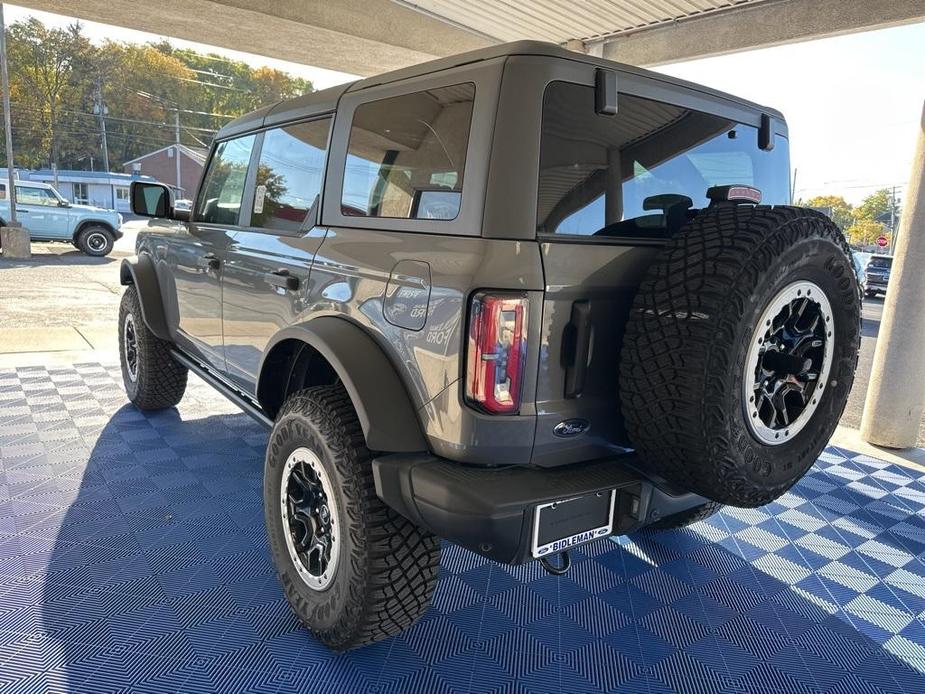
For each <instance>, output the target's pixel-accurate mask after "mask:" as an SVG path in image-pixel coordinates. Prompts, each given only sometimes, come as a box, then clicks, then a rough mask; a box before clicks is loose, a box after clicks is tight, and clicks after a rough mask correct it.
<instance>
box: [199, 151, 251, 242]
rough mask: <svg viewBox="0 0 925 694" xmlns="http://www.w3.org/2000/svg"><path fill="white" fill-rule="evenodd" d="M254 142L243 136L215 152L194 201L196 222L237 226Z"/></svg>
mask: <svg viewBox="0 0 925 694" xmlns="http://www.w3.org/2000/svg"><path fill="white" fill-rule="evenodd" d="M254 138H255V136H254V135H246V136H244V137H239V138H236V139H234V140H225V141H223V142H220V143H219V144H218V146H217V147H216V148H215V154H213V155H212V159H211V161H210V162H209V170H208V171H206V175H205V178H204V179H203V182H202V190H201V191H200V193H199V199H198V200H197V201H196V217H195V218H196V221H197V222H210V223H212V224H237V223H238V215H239V214H240V212H241V199H242V198H243V197H244V184H245V182H246V181H247V165H248V163H249V162H250V158H251V150H252V149H253V148H254Z"/></svg>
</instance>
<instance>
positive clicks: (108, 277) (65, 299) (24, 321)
mask: <svg viewBox="0 0 925 694" xmlns="http://www.w3.org/2000/svg"><path fill="white" fill-rule="evenodd" d="M144 225H145V222H143V221H135V222H128V223H126V224H125V227H124V228H125V236H124V237H123V238H122V239H120V240H119V241H118V242H117V243H116V247H115V249H114V251H113V253H112V254H110V255H109V256H107V257H105V258H91V257H89V256H86V255H84V254H83V253H81V252H80V251H78V250H77V249H76V248H74V247H73V246H71V245H69V244H63V243H35V244H32V259H31V260H8V259H6V258H3V257H2V256H0V363H4V364H7V365H9V364H10V363H11V362H10V360H9V358H6V357H4V355H14V354H25V355H28V354H35V353H40V352H51V353H65V352H66V353H68V354H70V353H76V352H86V351H88V350H96V351H97V352H105V353H107V354H110V353H114V352H115V350H116V336H117V333H116V320H117V314H118V310H119V300H120V298H121V296H122V287H121V286H120V285H119V262H120V261H121V259H122V258H124V257H126V256H129V255H132V254H133V253H134V252H135V237H136V236H137V233H138V230H139V229H140V228H142V227H143V226H144ZM84 358H86V355H85V357H84ZM24 359H25V361H23V360H20V361H18V362H16V363H17V364H23V363H26V362H27V361H28V357H24Z"/></svg>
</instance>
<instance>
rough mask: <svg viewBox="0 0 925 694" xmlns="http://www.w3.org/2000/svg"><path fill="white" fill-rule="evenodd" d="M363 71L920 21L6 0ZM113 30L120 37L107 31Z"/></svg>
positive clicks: (811, 8) (397, 5)
mask: <svg viewBox="0 0 925 694" xmlns="http://www.w3.org/2000/svg"><path fill="white" fill-rule="evenodd" d="M17 4H19V5H24V6H26V7H31V8H34V9H38V10H45V11H48V12H55V13H58V14H62V15H67V16H74V17H78V18H80V19H84V20H89V21H95V22H102V23H104V24H111V25H115V26H117V27H127V28H130V29H138V30H141V31H149V32H152V33H155V34H163V35H166V36H172V37H176V38H181V39H186V40H189V41H197V42H200V43H204V44H210V45H214V46H220V47H222V48H231V49H235V50H240V51H246V52H248V53H256V54H258V55H266V56H270V57H273V58H280V59H283V60H290V61H293V62H297V63H304V64H308V65H316V66H319V67H325V68H329V69H332V70H340V71H343V72H349V73H353V74H357V75H371V74H376V73H379V72H384V71H386V70H391V69H395V68H399V67H404V66H406V65H410V64H414V63H418V62H422V61H425V60H430V59H432V58H434V57H438V56H445V55H452V54H454V53H461V52H463V51H467V50H473V49H476V48H481V47H484V46H487V45H491V44H493V43H500V42H503V41H510V40H515V39H524V38H531V39H543V40H547V41H553V42H555V43H561V44H564V45H567V46H568V47H569V48H572V49H573V50H579V51H585V52H588V53H592V54H594V55H600V56H604V57H607V58H612V59H614V60H619V61H622V62H627V63H632V64H636V65H657V64H661V63H667V62H675V61H681V60H690V59H693V58H702V57H707V56H710V55H718V54H722V53H730V52H734V51H741V50H748V49H751V48H760V47H765V46H772V45H778V44H783V43H789V42H793V41H802V40H808V39H812V38H818V37H823V36H832V35H837V34H843V33H849V32H854V31H864V30H868V29H875V28H881V27H886V26H893V25H897V24H903V23H910V22H916V21H923V20H925V0H889V1H887V0H883V1H880V0H582V1H581V2H575V1H574V0H517V2H500V1H499V0H414V1H411V0H261V1H260V2H257V1H256V0H157V2H152V1H151V0H148V1H147V2H139V1H138V0H80V2H74V0H17ZM113 38H114V39H118V38H119V32H118V30H115V31H113Z"/></svg>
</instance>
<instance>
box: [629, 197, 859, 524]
mask: <svg viewBox="0 0 925 694" xmlns="http://www.w3.org/2000/svg"><path fill="white" fill-rule="evenodd" d="M859 339H860V292H859V288H858V284H857V281H856V279H855V275H854V268H853V266H852V263H851V257H850V255H849V251H848V246H847V244H846V243H845V240H844V237H843V236H842V234H841V232H840V231H839V229H838V227H836V226H835V225H834V224H833V223H832V222H831V221H829V220H828V219H827V218H826V217H825V216H823V215H821V214H819V213H817V212H814V211H812V210H807V209H801V208H795V207H773V208H771V207H762V206H751V205H732V204H725V205H718V206H716V207H711V208H708V209H706V210H704V211H703V212H701V213H700V214H699V215H698V216H697V217H696V218H695V219H693V220H692V221H691V222H689V223H688V225H687V226H686V227H685V228H684V229H682V230H681V231H680V232H679V233H678V234H677V235H676V236H675V237H674V238H672V239H671V240H670V241H669V242H668V243H667V244H666V246H665V247H664V248H663V249H662V250H661V251H659V253H658V254H657V256H656V258H655V260H654V261H653V263H652V265H651V266H650V268H649V269H648V271H647V274H646V276H645V278H644V280H643V282H642V283H641V285H640V287H639V290H638V293H637V295H636V298H635V301H634V303H633V307H632V310H631V312H630V317H629V319H628V323H627V327H626V333H625V336H624V344H623V348H622V355H621V361H620V388H621V403H622V409H623V416H624V418H625V420H626V426H627V431H628V433H629V436H630V440H631V441H632V442H633V444H634V446H635V447H636V448H637V451H638V453H639V455H640V457H641V458H642V459H643V461H644V463H645V464H646V465H648V466H649V467H650V468H651V469H652V470H653V471H654V472H656V473H657V474H660V475H662V476H664V477H665V478H667V479H669V480H671V481H672V482H674V483H676V484H679V485H682V486H684V487H685V488H687V489H689V490H691V491H693V492H696V493H697V494H700V495H701V496H704V497H707V498H709V499H712V500H714V501H717V502H720V503H723V504H730V505H733V506H744V507H752V506H760V505H762V504H766V503H768V502H769V501H772V500H774V499H776V498H777V497H779V496H780V495H781V494H783V493H784V492H786V491H787V490H788V489H789V488H790V487H791V486H792V485H793V484H794V483H795V482H796V481H797V480H798V479H800V477H802V476H803V474H804V473H805V472H806V471H807V470H808V469H809V467H810V466H811V465H812V464H813V462H814V461H815V460H816V458H817V457H818V456H819V454H820V453H821V452H822V450H823V448H824V447H825V445H826V443H827V442H828V440H829V437H830V436H831V435H832V432H833V431H834V430H835V426H836V424H837V423H838V420H839V418H840V416H841V413H842V410H843V409H844V407H845V403H846V401H847V398H848V393H849V391H850V390H851V384H852V382H853V380H854V371H855V367H856V365H857V354H858V345H859Z"/></svg>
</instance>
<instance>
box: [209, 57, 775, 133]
mask: <svg viewBox="0 0 925 694" xmlns="http://www.w3.org/2000/svg"><path fill="white" fill-rule="evenodd" d="M514 55H539V56H549V57H553V58H564V59H566V60H575V61H578V62H583V63H588V64H591V65H597V66H600V67H605V68H610V69H613V70H617V71H619V72H625V73H631V74H636V75H641V76H645V77H649V78H652V79H656V80H659V81H661V82H665V83H667V84H673V85H677V86H679V87H684V88H687V89H693V90H696V91H698V92H701V93H703V94H706V95H708V96H711V97H713V98H717V99H724V100H727V101H732V102H735V103H737V104H742V105H744V106H747V107H748V108H751V109H755V110H758V111H761V112H763V113H768V114H770V115H773V116H777V117H778V118H780V119H781V120H783V115H782V114H781V113H780V112H779V111H777V110H775V109H773V108H769V107H767V106H761V105H759V104H756V103H753V102H751V101H748V100H746V99H741V98H739V97H737V96H734V95H732V94H728V93H726V92H721V91H719V90H716V89H711V88H709V87H705V86H703V85H700V84H696V83H694V82H688V81H686V80H682V79H678V78H676V77H671V76H669V75H663V74H661V73H658V72H652V71H650V70H645V69H643V68H639V67H634V66H632V65H625V64H623V63H617V62H614V61H612V60H605V59H603V58H595V57H594V56H590V55H585V54H583V53H576V52H574V51H570V50H567V49H565V48H563V47H562V46H558V45H556V44H554V43H547V42H545V41H513V42H511V43H502V44H498V45H496V46H489V47H487V48H481V49H479V50H477V51H469V52H468V53H460V54H458V55H452V56H448V57H446V58H438V59H437V60H431V61H428V62H426V63H419V64H417V65H410V66H408V67H405V68H401V69H399V70H392V71H391V72H385V73H382V74H381V75H375V76H373V77H367V78H365V79H361V80H357V81H355V82H348V83H346V84H341V85H338V86H336V87H330V88H328V89H322V90H321V91H317V92H311V93H310V94H304V95H303V96H298V97H295V98H293V99H288V100H285V101H279V102H277V103H275V104H271V105H269V106H264V107H263V108H260V109H258V110H256V111H252V112H251V113H248V114H246V115H244V116H241V117H240V118H238V119H237V120H234V121H231V122H230V123H228V124H226V125H225V126H224V127H223V128H222V129H221V130H219V131H218V132H217V133H216V135H215V139H222V138H225V137H228V136H230V135H237V134H240V133H242V132H246V131H249V130H255V129H258V128H261V127H267V126H271V125H277V124H280V123H284V122H286V121H290V120H294V119H296V118H299V117H302V116H305V115H311V114H315V113H325V112H329V111H333V110H335V109H336V108H337V102H338V101H339V100H340V97H341V96H342V95H343V94H344V93H345V92H348V91H350V92H356V91H360V90H362V89H368V88H369V87H374V86H377V85H380V84H388V83H390V82H397V81H399V80H404V79H409V78H412V77H420V76H422V75H427V74H430V73H434V72H440V71H441V70H448V69H450V68H454V67H459V66H460V65H466V64H469V63H475V62H479V61H484V60H491V59H493V58H501V57H506V56H514Z"/></svg>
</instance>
